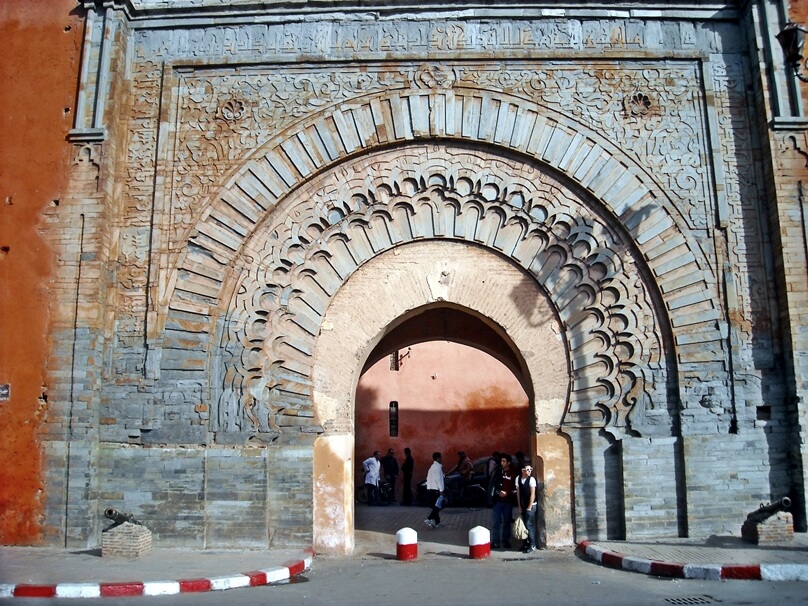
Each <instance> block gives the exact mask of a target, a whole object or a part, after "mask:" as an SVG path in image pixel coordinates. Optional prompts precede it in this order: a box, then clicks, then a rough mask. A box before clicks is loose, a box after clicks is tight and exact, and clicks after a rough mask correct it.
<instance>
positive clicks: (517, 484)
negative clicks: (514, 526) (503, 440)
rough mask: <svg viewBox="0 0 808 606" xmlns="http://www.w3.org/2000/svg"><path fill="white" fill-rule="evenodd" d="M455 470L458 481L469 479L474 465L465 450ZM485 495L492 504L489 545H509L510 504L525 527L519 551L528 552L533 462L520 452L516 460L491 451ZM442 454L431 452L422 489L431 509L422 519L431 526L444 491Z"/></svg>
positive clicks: (436, 523) (533, 537)
mask: <svg viewBox="0 0 808 606" xmlns="http://www.w3.org/2000/svg"><path fill="white" fill-rule="evenodd" d="M458 457H459V459H460V460H459V463H458V465H457V468H456V469H457V471H458V472H459V473H460V477H461V481H463V482H469V481H471V478H472V476H473V473H474V466H473V464H472V462H471V460H470V459H469V458H468V457H467V456H466V453H465V452H463V451H461V452H459V453H458ZM487 473H488V496H489V502H490V504H491V505H492V508H493V523H492V527H493V529H492V533H493V537H492V539H491V547H492V548H493V549H500V548H504V549H511V548H512V545H511V523H512V522H513V521H514V517H513V516H514V507H516V508H517V511H518V515H519V516H520V517H521V519H522V522H523V523H524V525H525V527H526V528H527V538H526V539H524V543H523V545H522V552H523V553H531V552H533V551H534V550H535V549H536V548H537V547H538V544H537V533H536V522H537V516H536V514H537V512H538V492H539V491H538V482H537V481H536V478H535V477H534V476H533V466H532V465H530V464H529V463H527V462H526V461H525V457H524V454H523V453H521V452H518V453H516V461H513V460H512V459H511V457H510V455H508V454H506V453H500V452H494V453H493V454H492V455H491V457H490V458H489V460H488V467H487ZM445 488H446V487H445V485H444V475H443V463H442V455H441V453H440V452H434V453H432V466H431V467H430V468H429V473H427V476H426V489H427V494H428V495H429V501H430V504H431V510H430V512H429V516H428V517H427V519H426V520H424V523H425V524H426V525H427V526H430V527H432V528H440V527H441V526H442V523H441V520H440V510H441V509H442V502H441V500H442V498H443V495H444V492H445Z"/></svg>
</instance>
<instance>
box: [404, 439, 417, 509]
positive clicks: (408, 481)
mask: <svg viewBox="0 0 808 606" xmlns="http://www.w3.org/2000/svg"><path fill="white" fill-rule="evenodd" d="M414 471H415V461H414V460H413V458H412V451H411V450H410V449H409V448H405V449H404V463H402V464H401V474H402V476H403V477H404V498H403V500H402V501H401V504H402V505H412V474H413V472H414Z"/></svg>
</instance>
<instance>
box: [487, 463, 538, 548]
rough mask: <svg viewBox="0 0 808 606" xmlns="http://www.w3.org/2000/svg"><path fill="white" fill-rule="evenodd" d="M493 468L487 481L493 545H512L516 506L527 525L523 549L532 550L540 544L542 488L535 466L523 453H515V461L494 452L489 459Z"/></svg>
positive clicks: (508, 546)
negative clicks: (490, 506)
mask: <svg viewBox="0 0 808 606" xmlns="http://www.w3.org/2000/svg"><path fill="white" fill-rule="evenodd" d="M497 459H498V460H499V463H498V464H496V460H497ZM491 468H493V471H492V473H491V477H490V478H489V480H488V494H489V496H490V498H491V501H492V505H493V511H494V514H493V515H494V520H493V530H492V533H493V535H494V536H493V537H492V539H491V547H492V548H493V549H499V548H500V547H502V548H505V549H510V548H511V523H512V522H513V520H514V518H513V515H514V506H515V507H516V508H517V512H518V515H519V516H521V518H522V522H523V523H524V525H525V527H526V528H527V538H526V539H525V540H524V543H523V545H522V552H523V553H531V552H532V551H534V550H535V549H536V548H537V547H538V544H537V542H536V539H537V533H536V522H537V516H536V514H537V512H538V492H539V491H538V482H537V481H536V478H535V477H534V476H533V466H532V465H530V464H529V463H527V462H526V461H525V458H524V455H523V454H522V453H521V452H518V453H516V461H512V460H511V457H510V455H508V454H506V453H497V452H495V453H493V454H492V455H491V458H490V459H489V469H491Z"/></svg>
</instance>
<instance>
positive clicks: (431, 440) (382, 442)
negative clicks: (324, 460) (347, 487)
mask: <svg viewBox="0 0 808 606" xmlns="http://www.w3.org/2000/svg"><path fill="white" fill-rule="evenodd" d="M398 415H399V422H398V424H399V430H398V437H391V436H390V432H389V427H388V425H389V423H388V416H389V415H388V412H387V411H379V410H372V411H362V412H360V410H359V406H357V413H356V445H355V449H354V452H355V464H356V471H355V473H356V480H357V483H359V482H361V478H362V473H361V468H362V461H364V460H365V459H366V458H368V457H369V456H371V455H372V454H373V451H374V450H380V451H382V454H384V453H385V452H386V451H387V449H388V448H392V449H393V450H394V452H395V456H396V459H397V460H398V462H399V465H400V464H401V463H402V462H403V460H404V448H406V447H409V448H410V450H412V456H413V458H414V459H415V472H414V474H413V477H414V479H415V480H416V481H417V480H422V479H423V478H425V477H426V473H427V470H428V469H429V466H430V465H431V464H432V453H433V452H435V451H439V452H441V453H442V454H443V469H444V471H448V470H449V469H450V468H451V467H452V466H454V465H455V464H456V463H457V453H458V451H460V450H464V451H465V452H466V454H468V456H469V457H470V458H471V459H477V458H480V457H486V456H488V455H490V454H491V453H492V452H494V451H498V452H500V451H506V452H508V453H509V454H513V453H515V452H516V451H518V450H521V451H522V452H525V453H527V452H529V448H530V430H531V427H532V424H531V423H530V411H529V410H528V407H527V406H525V407H523V408H487V409H484V410H480V409H472V410H464V411H458V410H452V411H440V410H436V411H423V410H407V408H406V407H402V408H400V409H399V412H398Z"/></svg>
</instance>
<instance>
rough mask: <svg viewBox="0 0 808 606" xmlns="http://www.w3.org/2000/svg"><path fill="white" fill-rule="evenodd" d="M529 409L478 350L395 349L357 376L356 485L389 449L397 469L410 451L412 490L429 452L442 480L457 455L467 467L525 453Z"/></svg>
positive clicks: (514, 382) (427, 344)
mask: <svg viewBox="0 0 808 606" xmlns="http://www.w3.org/2000/svg"><path fill="white" fill-rule="evenodd" d="M479 324H480V325H483V326H484V324H482V323H479ZM466 338H467V339H468V340H471V339H473V338H474V333H469V334H467V335H466ZM376 350H377V351H378V350H379V347H377V348H376ZM529 404H530V401H529V398H528V395H527V394H526V393H525V391H524V389H523V388H522V385H521V383H520V381H519V380H518V379H517V377H516V376H514V374H513V372H512V371H511V369H509V368H508V367H507V366H506V365H504V364H502V363H501V362H500V361H499V360H497V359H496V358H494V357H493V356H491V355H489V354H488V353H486V352H485V351H483V350H481V349H478V348H475V347H471V346H469V345H461V344H459V343H456V342H452V341H446V340H443V341H424V342H419V343H413V344H411V345H408V346H407V347H403V348H401V349H395V350H393V351H392V353H390V354H389V355H386V356H384V357H383V358H381V359H380V360H379V361H377V362H376V363H375V364H373V365H372V366H370V367H369V368H368V369H367V370H366V371H365V372H364V373H363V374H362V377H361V378H360V380H359V384H358V386H357V389H356V406H355V411H356V412H355V420H356V423H355V426H356V433H355V436H356V445H355V452H356V461H355V463H356V473H357V477H358V479H359V482H361V481H362V476H361V462H362V460H363V459H364V458H365V457H367V456H370V454H371V453H372V452H373V451H374V450H380V451H381V452H382V453H384V452H385V451H387V450H388V449H393V451H394V456H395V458H396V460H397V461H398V462H399V463H402V462H403V460H404V455H403V453H404V448H410V449H411V451H412V456H413V459H414V462H415V469H414V476H413V478H412V479H413V482H411V483H410V486H411V488H412V487H414V486H415V485H416V484H417V482H419V481H420V480H423V479H425V477H426V473H427V470H428V468H429V466H430V455H431V453H432V452H436V451H438V452H441V453H443V456H444V459H443V463H444V472H447V473H448V471H449V470H450V469H451V468H452V466H453V465H455V464H456V463H457V454H458V452H459V451H461V450H462V451H464V452H466V453H467V455H468V456H469V457H470V458H471V459H472V461H477V460H478V459H486V458H487V457H488V456H489V455H490V454H491V453H492V452H493V451H498V452H508V453H515V452H518V451H521V452H523V453H527V452H528V451H529V449H530V446H531V433H532V430H533V423H531V422H530V408H529ZM398 480H399V481H398V482H397V484H396V486H395V495H396V496H397V498H398V500H399V501H401V500H402V497H403V491H404V485H403V478H402V477H399V478H398Z"/></svg>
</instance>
